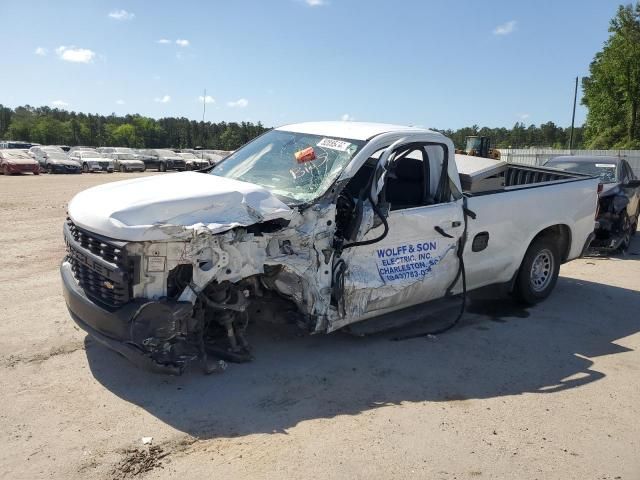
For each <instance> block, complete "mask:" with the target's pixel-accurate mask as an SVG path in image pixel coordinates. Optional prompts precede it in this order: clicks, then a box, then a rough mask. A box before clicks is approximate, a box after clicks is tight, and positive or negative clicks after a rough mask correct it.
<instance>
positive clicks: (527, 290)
mask: <svg viewBox="0 0 640 480" xmlns="http://www.w3.org/2000/svg"><path fill="white" fill-rule="evenodd" d="M559 272H560V255H559V252H558V246H557V245H556V244H555V242H554V241H553V240H552V239H550V238H545V237H542V238H538V239H537V240H534V241H533V243H531V245H529V249H528V250H527V253H526V254H525V256H524V259H523V260H522V265H520V271H519V272H518V277H517V279H516V285H515V292H514V293H515V294H516V297H517V298H518V300H520V301H521V302H522V303H525V304H527V305H534V304H536V303H538V302H540V301H542V300H544V299H545V298H547V297H548V296H549V295H551V292H552V291H553V287H555V285H556V282H557V281H558V274H559Z"/></svg>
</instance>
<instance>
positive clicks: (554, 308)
mask: <svg viewBox="0 0 640 480" xmlns="http://www.w3.org/2000/svg"><path fill="white" fill-rule="evenodd" d="M502 301H503V300H498V301H496V302H495V305H498V304H499V302H502ZM484 302H485V303H483V304H481V305H480V307H479V308H478V309H476V310H474V308H473V306H472V308H471V312H469V313H467V314H466V315H465V317H464V319H463V320H462V322H461V324H460V326H459V327H457V328H456V329H454V330H452V331H450V332H448V333H446V334H444V335H441V336H439V337H437V338H417V339H412V340H407V341H402V342H393V341H390V339H391V338H392V337H393V336H395V335H397V332H394V333H384V334H377V335H373V336H368V337H354V336H350V335H347V334H343V333H340V332H338V333H334V334H331V335H328V336H327V335H318V336H306V335H300V333H299V332H298V330H297V329H296V328H295V327H290V326H278V327H274V326H268V325H264V326H258V325H254V326H253V327H254V328H252V329H250V341H251V343H252V344H253V345H254V349H255V356H256V359H255V361H254V362H252V363H247V364H231V365H229V368H228V369H227V371H226V372H225V373H223V374H219V375H214V376H206V375H203V374H201V373H200V372H199V371H198V369H197V368H195V369H194V371H193V372H191V373H187V374H186V375H184V376H182V377H168V376H161V375H154V374H151V373H148V372H145V371H142V370H139V369H137V368H136V367H134V366H133V365H131V364H129V363H128V362H127V361H126V360H124V359H122V358H121V357H119V356H118V355H117V354H115V353H113V352H111V351H110V350H107V349H105V348H103V347H101V346H100V345H98V344H97V343H96V342H91V341H87V342H86V352H87V357H88V361H89V365H90V368H91V371H92V373H93V375H94V377H95V378H96V379H97V380H98V381H99V382H100V383H101V384H102V385H104V386H105V387H106V388H107V389H109V390H110V391H111V392H113V393H114V394H115V395H117V396H119V397H120V398H122V399H124V400H126V401H128V402H131V403H133V404H135V405H138V406H140V407H142V408H144V409H145V410H146V411H147V412H149V413H150V414H152V415H154V416H156V417H157V418H158V419H160V420H161V421H163V422H166V423H167V424H169V425H171V426H172V427H174V428H176V429H178V430H180V431H182V432H185V433H188V434H190V435H193V436H196V437H199V438H216V437H232V436H239V435H248V434H253V433H277V432H286V430H287V429H288V428H291V427H293V426H295V425H296V424H298V423H300V422H302V421H305V420H309V419H317V418H331V417H334V416H337V415H357V414H359V413H360V412H363V411H366V410H370V409H374V408H378V407H380V406H384V405H391V404H399V403H401V402H444V401H464V400H473V399H483V398H492V397H499V396H504V395H518V394H523V393H537V394H541V395H547V394H552V393H554V392H559V391H563V390H567V389H571V388H578V387H580V386H582V385H586V384H589V383H591V382H595V381H597V380H600V379H601V378H603V377H604V374H603V373H601V372H599V371H597V369H595V368H594V362H593V361H592V360H590V358H593V357H598V356H600V355H612V354H618V353H623V352H626V351H629V350H628V349H627V348H625V347H622V346H620V345H617V344H616V343H614V342H615V341H616V340H618V339H620V338H623V337H626V336H628V335H631V334H633V333H636V332H637V331H638V330H640V320H639V317H638V315H637V312H638V311H639V310H640V295H638V292H636V291H632V290H627V289H623V288H618V287H613V286H608V285H602V284H597V283H592V282H587V281H582V280H575V279H570V278H564V277H561V278H560V279H559V281H558V284H557V287H556V290H555V292H554V294H553V295H552V297H551V298H550V299H548V300H547V301H546V302H544V303H542V304H540V305H538V306H536V307H534V308H532V309H530V311H529V313H530V315H529V316H528V318H526V317H527V315H526V313H527V312H524V313H523V311H522V310H520V311H519V312H518V311H516V310H517V308H516V307H515V306H513V305H511V307H510V308H509V309H506V310H505V309H504V307H502V306H499V307H497V308H496V309H494V310H491V304H490V302H489V301H486V300H485V301H484ZM474 311H475V312H476V313H473V312H474ZM455 313H456V311H455V309H454V310H453V311H452V312H451V313H450V314H449V313H447V314H446V315H447V316H448V315H451V318H453V316H454V315H455ZM486 313H488V315H487V314H486ZM443 317H444V315H443ZM497 318H498V319H500V320H501V322H500V323H495V320H496V319H497ZM447 320H448V319H447ZM442 321H445V319H444V318H440V319H434V320H428V321H425V322H424V325H423V328H432V327H433V326H434V325H435V324H436V323H437V322H442ZM414 328H415V326H414Z"/></svg>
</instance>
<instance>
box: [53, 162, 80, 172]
mask: <svg viewBox="0 0 640 480" xmlns="http://www.w3.org/2000/svg"><path fill="white" fill-rule="evenodd" d="M49 167H51V168H52V170H53V173H82V168H81V167H80V166H78V167H76V166H71V165H58V164H55V163H48V164H47V166H46V169H47V170H48V169H49Z"/></svg>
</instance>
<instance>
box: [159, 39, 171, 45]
mask: <svg viewBox="0 0 640 480" xmlns="http://www.w3.org/2000/svg"><path fill="white" fill-rule="evenodd" d="M156 43H159V44H161V45H167V44H169V43H171V40H169V39H168V38H161V39H160V40H158V41H157V42H156Z"/></svg>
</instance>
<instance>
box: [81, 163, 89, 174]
mask: <svg viewBox="0 0 640 480" xmlns="http://www.w3.org/2000/svg"><path fill="white" fill-rule="evenodd" d="M82 171H83V172H84V173H89V165H87V164H86V163H83V164H82Z"/></svg>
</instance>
